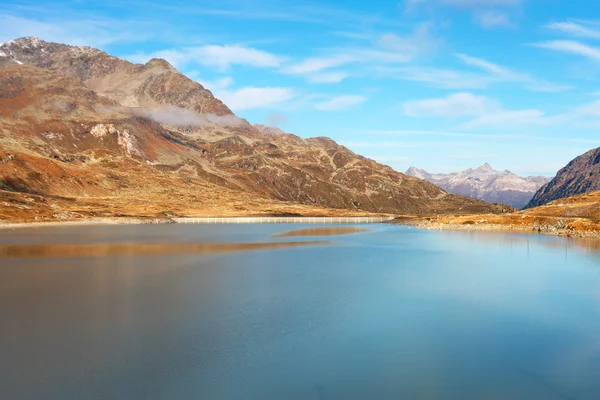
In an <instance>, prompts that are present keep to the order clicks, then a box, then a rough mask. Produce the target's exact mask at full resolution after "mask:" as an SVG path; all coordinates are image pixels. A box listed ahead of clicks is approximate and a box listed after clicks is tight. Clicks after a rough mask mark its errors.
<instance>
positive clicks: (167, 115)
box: [0, 37, 500, 219]
mask: <svg viewBox="0 0 600 400" xmlns="http://www.w3.org/2000/svg"><path fill="white" fill-rule="evenodd" d="M0 128H1V129H0V219H1V218H2V213H1V211H2V207H6V209H5V211H6V212H5V214H4V215H7V216H8V217H7V218H13V219H14V218H15V216H16V215H22V216H23V218H25V217H28V218H32V217H35V218H41V217H42V216H43V217H44V218H46V216H47V215H50V216H53V218H59V217H60V218H73V216H74V215H77V216H90V215H91V216H111V215H116V214H119V215H127V216H139V215H142V216H145V217H155V216H161V215H175V216H176V215H190V214H194V215H206V214H208V215H225V214H228V215H235V214H244V213H257V212H263V213H264V212H275V211H270V210H278V209H283V208H286V207H287V208H288V209H289V208H290V207H292V206H291V205H304V206H310V207H323V208H328V209H334V208H335V209H342V210H353V211H369V212H377V213H397V214H400V213H410V214H430V213H455V212H462V213H469V212H479V213H489V212H497V211H498V210H499V209H500V207H498V206H494V205H492V204H489V203H486V202H484V201H481V200H476V199H472V198H468V197H464V196H458V195H454V194H449V193H447V192H446V191H444V190H442V189H441V188H439V187H437V186H435V185H433V184H431V183H428V182H424V181H422V180H420V179H416V178H413V177H408V176H406V175H404V174H402V173H400V172H397V171H394V170H393V169H391V168H390V167H388V166H385V165H382V164H378V163H377V162H375V161H373V160H370V159H368V158H366V157H362V156H360V155H358V154H355V153H353V152H352V151H350V150H349V149H347V148H345V147H344V146H340V145H338V144H337V143H336V142H334V141H333V140H331V139H329V138H326V137H315V138H310V139H304V138H301V137H298V136H295V135H291V134H287V133H284V132H282V131H281V130H279V129H277V128H272V127H266V126H262V125H256V126H255V125H251V124H250V123H248V122H247V121H246V120H244V119H241V118H239V117H237V116H236V115H235V114H234V113H233V112H232V111H231V110H230V109H229V108H228V107H227V105H225V104H224V103H223V102H221V101H220V100H219V99H217V98H215V97H214V96H213V94H212V93H211V92H210V91H209V90H207V89H205V88H204V87H203V86H202V85H201V84H199V83H198V82H195V81H194V80H191V79H189V78H187V77H186V76H185V75H183V74H181V73H180V72H179V71H177V70H176V69H175V68H174V67H173V66H172V65H170V64H169V63H168V62H167V61H165V60H162V59H152V60H150V61H148V62H147V63H146V64H132V63H130V62H128V61H126V60H122V59H119V58H117V57H113V56H111V55H109V54H107V53H105V52H102V51H100V50H97V49H94V48H91V47H79V46H68V45H64V44H59V43H50V42H45V41H43V40H40V39H37V38H32V37H29V38H21V39H17V40H13V41H10V42H7V43H4V44H0ZM15 193H21V194H24V195H27V196H33V195H35V196H42V197H41V198H34V197H27V198H28V199H33V200H26V199H25V197H23V198H20V197H15V196H16V195H15ZM3 196H4V197H3ZM5 198H6V199H9V198H10V199H12V200H10V201H9V200H5ZM65 199H69V200H68V202H67V200H65ZM34 200H35V202H34V203H33V201H34ZM11 202H12V203H11ZM19 202H20V203H19ZM58 202H62V203H61V204H63V203H64V204H67V205H68V207H69V209H70V210H75V211H72V212H69V213H67V212H63V211H61V209H60V208H59V207H57V206H56V204H58ZM134 205H135V207H137V208H134ZM275 206H277V207H275ZM36 207H37V208H40V209H41V208H43V209H44V210H47V212H46V211H44V212H45V213H46V214H42V213H41V212H40V213H38V212H37V211H35V210H36ZM62 210H64V209H62ZM17 213H19V214H17ZM36 213H37V214H36ZM57 216H58V217H57Z"/></svg>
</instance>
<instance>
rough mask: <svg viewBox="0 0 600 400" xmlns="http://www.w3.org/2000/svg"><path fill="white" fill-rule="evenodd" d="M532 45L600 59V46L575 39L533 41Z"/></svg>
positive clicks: (594, 59)
mask: <svg viewBox="0 0 600 400" xmlns="http://www.w3.org/2000/svg"><path fill="white" fill-rule="evenodd" d="M532 46H535V47H539V48H542V49H547V50H554V51H559V52H563V53H569V54H575V55H578V56H582V57H585V58H588V59H590V60H593V61H600V48H598V47H594V46H589V45H587V44H583V43H581V42H577V41H573V40H550V41H547V42H541V43H533V44H532Z"/></svg>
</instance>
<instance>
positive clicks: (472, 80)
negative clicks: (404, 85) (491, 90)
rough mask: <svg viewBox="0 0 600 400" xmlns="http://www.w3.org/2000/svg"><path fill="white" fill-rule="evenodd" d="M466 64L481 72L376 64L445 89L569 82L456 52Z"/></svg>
mask: <svg viewBox="0 0 600 400" xmlns="http://www.w3.org/2000/svg"><path fill="white" fill-rule="evenodd" d="M457 57H458V59H459V60H461V61H462V62H463V63H464V64H466V65H468V66H471V67H475V68H477V69H479V70H481V71H482V72H477V73H476V72H469V71H458V70H451V69H441V68H430V67H416V66H410V67H401V68H389V67H377V68H374V71H375V72H376V73H379V75H380V76H384V77H389V76H392V77H396V78H399V79H403V80H408V81H415V82H423V83H426V84H428V85H430V86H432V87H436V88H442V89H463V90H467V89H485V88H487V87H489V86H491V85H493V84H497V83H505V82H511V83H521V84H523V85H524V86H525V87H526V88H527V89H529V90H532V91H537V92H562V91H565V90H569V89H570V87H569V86H565V85H558V84H554V83H551V82H547V81H544V80H541V79H538V78H535V77H532V76H531V75H528V74H524V73H520V72H516V71H513V70H511V69H509V68H506V67H503V66H501V65H498V64H494V63H492V62H490V61H487V60H484V59H482V58H476V57H471V56H468V55H466V54H457Z"/></svg>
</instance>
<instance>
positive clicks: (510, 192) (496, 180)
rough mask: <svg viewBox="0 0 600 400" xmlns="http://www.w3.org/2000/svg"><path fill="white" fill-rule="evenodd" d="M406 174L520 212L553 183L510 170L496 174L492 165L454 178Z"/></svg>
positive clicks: (421, 172)
mask: <svg viewBox="0 0 600 400" xmlns="http://www.w3.org/2000/svg"><path fill="white" fill-rule="evenodd" d="M406 174H407V175H409V176H414V177H417V178H420V179H424V180H426V181H428V182H431V183H434V184H436V185H438V186H440V187H441V188H442V189H444V190H447V191H448V192H450V193H454V194H460V195H464V196H470V197H474V198H478V199H481V200H485V201H489V202H492V203H503V204H508V205H511V206H513V207H516V208H522V207H524V206H525V205H526V204H527V202H528V201H529V200H530V199H531V198H532V197H533V195H534V194H535V192H536V191H537V190H538V189H539V188H540V187H541V186H542V184H545V183H547V182H548V181H549V180H550V179H548V178H545V177H542V176H528V177H520V176H518V175H516V174H514V173H512V172H511V171H509V170H504V171H496V170H494V169H493V168H492V166H491V165H490V164H488V163H484V164H483V165H481V166H479V167H477V168H475V169H473V168H469V169H466V170H464V171H460V172H454V173H450V174H432V173H429V172H427V171H426V170H424V169H419V168H416V167H410V168H408V169H407V171H406Z"/></svg>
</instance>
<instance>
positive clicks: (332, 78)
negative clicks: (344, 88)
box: [308, 71, 352, 83]
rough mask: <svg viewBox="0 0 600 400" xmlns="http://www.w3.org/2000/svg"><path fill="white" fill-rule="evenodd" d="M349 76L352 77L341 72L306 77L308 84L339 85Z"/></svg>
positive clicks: (347, 73)
mask: <svg viewBox="0 0 600 400" xmlns="http://www.w3.org/2000/svg"><path fill="white" fill-rule="evenodd" d="M350 76H352V74H351V73H349V72H342V71H332V72H323V73H317V74H311V75H310V76H309V77H308V82H310V83H339V82H341V81H343V80H344V79H346V78H348V77H350Z"/></svg>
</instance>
